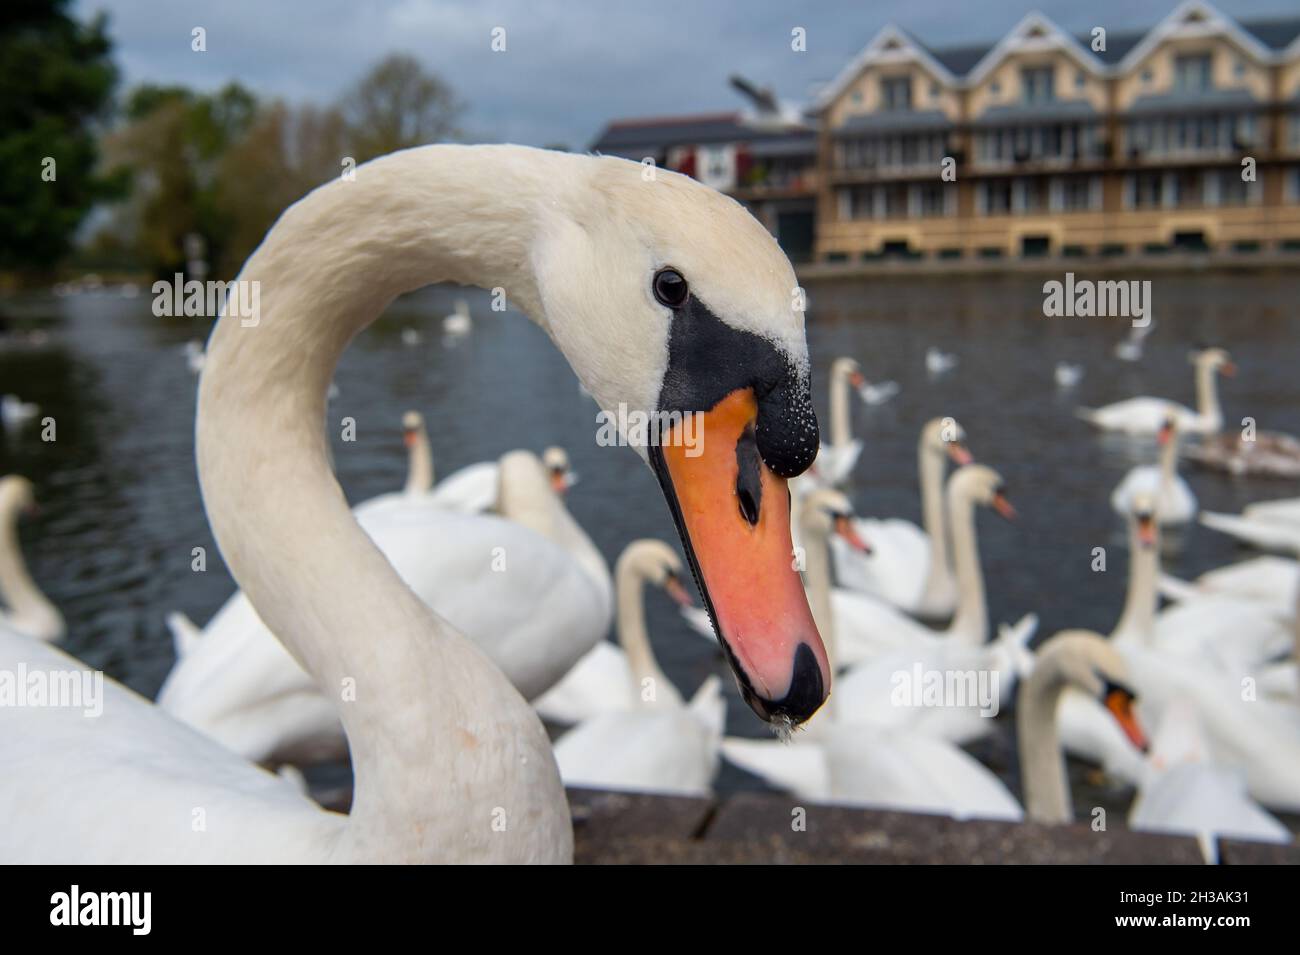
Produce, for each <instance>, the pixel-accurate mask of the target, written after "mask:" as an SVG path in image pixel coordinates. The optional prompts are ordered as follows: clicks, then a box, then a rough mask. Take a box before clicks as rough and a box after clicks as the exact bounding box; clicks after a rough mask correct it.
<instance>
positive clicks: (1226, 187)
mask: <svg viewBox="0 0 1300 955" xmlns="http://www.w3.org/2000/svg"><path fill="white" fill-rule="evenodd" d="M1257 188H1258V184H1257V183H1254V182H1246V181H1245V180H1244V179H1242V178H1241V170H1240V169H1237V168H1235V167H1234V168H1231V169H1211V170H1207V171H1206V172H1205V202H1206V204H1207V205H1214V206H1245V205H1250V204H1251V203H1253V202H1255V200H1256V198H1257V192H1256V190H1257Z"/></svg>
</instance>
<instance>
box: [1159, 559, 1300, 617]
mask: <svg viewBox="0 0 1300 955" xmlns="http://www.w3.org/2000/svg"><path fill="white" fill-rule="evenodd" d="M1159 587H1160V594H1161V596H1162V597H1165V598H1167V599H1169V600H1173V601H1183V600H1194V599H1197V598H1199V597H1232V598H1236V599H1239V600H1250V601H1255V602H1258V603H1262V604H1264V605H1265V606H1267V607H1268V609H1269V610H1270V611H1272V612H1273V613H1274V614H1276V615H1278V616H1289V615H1294V613H1295V598H1296V594H1297V593H1300V561H1297V560H1296V559H1295V558H1293V557H1275V556H1272V555H1263V556H1260V557H1251V558H1248V559H1247V560H1242V561H1238V562H1237V563H1235V564H1227V565H1225V566H1223V567H1216V568H1214V569H1213V570H1207V571H1206V572H1205V573H1203V574H1201V576H1199V577H1197V578H1196V580H1194V581H1190V582H1188V581H1184V580H1179V579H1178V578H1176V577H1172V576H1170V575H1168V574H1161V575H1160V582H1159Z"/></svg>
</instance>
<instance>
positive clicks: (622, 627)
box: [537, 539, 726, 796]
mask: <svg viewBox="0 0 1300 955" xmlns="http://www.w3.org/2000/svg"><path fill="white" fill-rule="evenodd" d="M682 570H683V568H682V562H681V559H680V558H679V557H678V556H677V554H676V553H675V552H674V551H673V549H672V548H671V547H669V546H668V545H667V544H665V543H663V542H662V541H657V540H648V539H647V540H637V541H633V542H632V543H631V544H629V545H628V546H627V547H626V548H625V549H624V550H623V553H622V555H621V556H620V557H619V559H618V565H617V567H616V568H615V577H616V581H617V587H618V641H619V649H618V650H614V654H616V656H614V657H608V658H607V657H602V658H601V660H602V661H604V660H606V659H608V660H609V661H610V662H608V663H605V662H598V663H596V664H592V663H589V662H588V661H589V660H590V657H591V654H588V656H587V657H584V658H583V660H582V661H580V662H579V663H578V666H577V667H575V668H574V670H573V672H572V673H571V674H570V675H569V677H566V679H565V680H564V681H562V682H561V683H560V684H559V685H558V686H556V687H555V688H554V691H553V692H555V691H561V692H560V694H559V696H558V700H559V701H560V702H562V703H566V704H568V703H583V704H585V703H588V702H591V698H590V696H587V695H582V696H580V695H578V694H577V693H570V694H569V695H568V696H565V695H564V693H563V692H562V691H564V690H565V689H566V687H567V688H568V689H570V690H573V689H575V688H574V687H573V686H572V685H570V684H569V680H570V679H571V678H572V677H574V676H575V675H577V676H579V677H581V674H582V673H583V668H584V665H586V666H589V667H593V668H595V667H599V669H598V670H597V669H591V670H588V671H587V673H588V675H589V676H591V677H593V678H599V679H602V680H604V681H606V682H605V684H604V686H603V687H602V689H605V690H608V691H610V692H613V693H618V694H619V697H620V699H619V703H620V704H621V705H614V706H608V707H602V708H601V710H600V711H597V712H595V713H593V715H589V716H586V717H584V718H583V719H582V721H581V722H580V723H578V725H577V726H575V727H574V728H573V729H571V730H569V731H568V732H567V733H565V734H564V735H563V736H562V737H560V739H559V741H558V742H557V743H556V744H555V760H556V762H557V763H558V764H559V767H560V777H561V778H562V779H563V780H564V781H565V783H566V784H568V785H570V786H591V787H595V788H601V789H631V790H636V791H639V792H664V793H675V794H678V795H688V796H701V795H707V794H708V793H709V792H710V791H711V790H712V784H713V777H714V776H715V775H716V774H717V769H718V744H719V742H720V741H721V739H722V725H723V721H724V719H725V718H726V703H725V702H724V700H723V699H722V693H721V684H720V683H719V681H718V678H717V677H716V676H710V677H709V678H708V679H706V680H705V681H704V683H703V684H702V685H701V686H700V688H699V689H698V690H697V691H696V693H695V695H694V697H692V699H691V701H690V703H684V702H683V700H682V696H681V694H680V693H679V692H678V691H677V688H676V687H675V686H673V684H672V681H671V680H669V679H668V677H667V676H666V675H665V674H664V672H663V671H662V670H661V669H660V668H659V663H658V661H657V660H656V659H655V655H654V648H653V646H652V645H651V642H650V638H649V635H648V634H647V633H646V624H645V586H646V584H653V585H654V586H656V587H662V588H664V589H665V590H666V591H668V592H669V593H670V594H673V595H674V599H676V600H678V601H679V602H680V601H681V600H682V599H683V597H686V595H685V591H684V590H683V588H682V586H681V582H680V575H681V573H682ZM686 599H687V600H689V597H686ZM598 646H608V644H607V643H605V641H601V644H599V645H598ZM611 649H612V648H611ZM594 652H595V651H593V653H594ZM619 671H621V672H619ZM578 689H588V688H581V687H579V688H578ZM590 689H594V687H593V688H590ZM550 696H551V694H547V697H550ZM547 697H543V699H542V700H540V701H539V702H538V706H537V709H538V711H539V712H541V713H542V714H543V716H545V715H546V713H547V707H546V706H544V705H543V704H544V703H545V702H546V700H547ZM597 702H598V703H603V702H604V701H597ZM575 711H576V710H575V709H574V708H572V707H569V708H566V710H565V712H566V713H571V712H575Z"/></svg>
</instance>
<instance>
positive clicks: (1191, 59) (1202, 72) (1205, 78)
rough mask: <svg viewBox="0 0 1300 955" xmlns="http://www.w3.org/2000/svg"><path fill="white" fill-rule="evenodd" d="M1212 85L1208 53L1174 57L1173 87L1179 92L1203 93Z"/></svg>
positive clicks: (1211, 69) (1211, 67)
mask: <svg viewBox="0 0 1300 955" xmlns="http://www.w3.org/2000/svg"><path fill="white" fill-rule="evenodd" d="M1212 86H1213V60H1212V58H1211V57H1210V54H1208V53H1192V54H1187V55H1185V56H1178V57H1175V58H1174V89H1176V90H1178V91H1179V92H1180V93H1203V92H1205V91H1206V90H1208V89H1210V88H1211V87H1212Z"/></svg>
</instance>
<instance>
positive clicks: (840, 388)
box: [830, 363, 853, 448]
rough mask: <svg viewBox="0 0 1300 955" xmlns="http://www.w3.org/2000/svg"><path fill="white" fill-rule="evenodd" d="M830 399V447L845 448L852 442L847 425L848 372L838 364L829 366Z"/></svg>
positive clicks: (851, 433)
mask: <svg viewBox="0 0 1300 955" xmlns="http://www.w3.org/2000/svg"><path fill="white" fill-rule="evenodd" d="M830 399H831V445H832V447H836V448H843V447H847V446H848V445H849V444H850V443H852V441H853V431H852V428H851V427H850V425H849V372H848V370H847V369H846V368H844V367H843V366H841V365H839V364H838V363H837V364H834V365H832V366H831V383H830Z"/></svg>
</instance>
